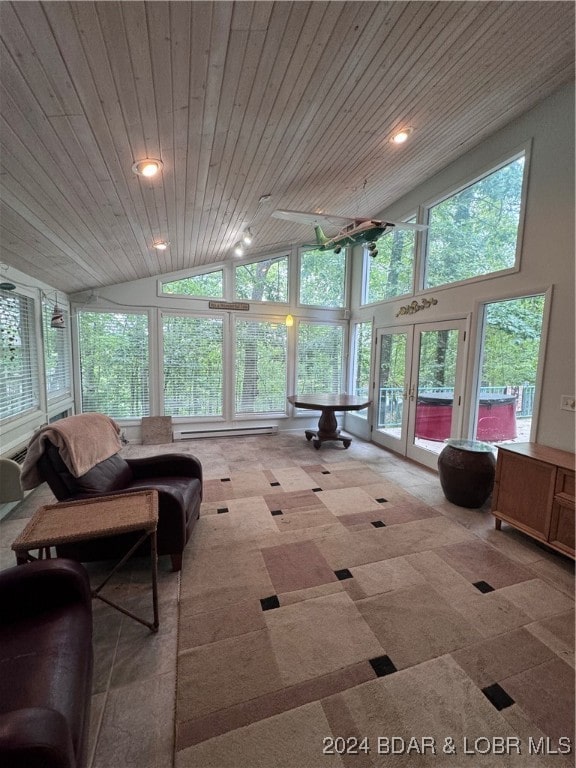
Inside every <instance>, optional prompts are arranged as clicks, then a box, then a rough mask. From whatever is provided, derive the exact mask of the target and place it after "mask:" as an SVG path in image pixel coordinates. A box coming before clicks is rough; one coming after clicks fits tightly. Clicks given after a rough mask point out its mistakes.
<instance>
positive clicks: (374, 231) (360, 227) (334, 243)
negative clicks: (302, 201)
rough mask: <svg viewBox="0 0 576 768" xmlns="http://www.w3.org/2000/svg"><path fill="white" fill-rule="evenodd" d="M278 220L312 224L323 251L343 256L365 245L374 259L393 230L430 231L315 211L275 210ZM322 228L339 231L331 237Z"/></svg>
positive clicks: (423, 225)
mask: <svg viewBox="0 0 576 768" xmlns="http://www.w3.org/2000/svg"><path fill="white" fill-rule="evenodd" d="M272 216H273V217H274V218H276V219H285V220H286V221H295V222H296V223H298V224H310V225H311V226H313V227H314V232H315V234H316V247H317V248H318V250H320V251H330V250H332V251H334V253H340V251H341V250H342V248H343V247H345V246H347V245H357V244H364V245H366V246H367V248H368V250H369V252H370V255H371V256H377V255H378V249H377V247H376V242H375V241H376V240H377V239H378V238H379V237H382V235H383V234H385V233H386V232H390V231H391V230H393V229H399V230H404V229H405V230H412V231H421V230H424V229H427V228H428V227H427V226H426V225H425V224H409V223H408V222H405V221H382V220H379V219H363V218H349V217H347V216H334V215H332V214H327V213H314V212H312V211H285V210H276V211H274V212H273V213H272ZM322 227H337V228H338V233H337V234H336V235H333V236H332V237H327V236H326V235H325V234H324V231H323V229H322Z"/></svg>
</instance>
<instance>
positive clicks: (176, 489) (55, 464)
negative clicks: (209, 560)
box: [38, 442, 202, 571]
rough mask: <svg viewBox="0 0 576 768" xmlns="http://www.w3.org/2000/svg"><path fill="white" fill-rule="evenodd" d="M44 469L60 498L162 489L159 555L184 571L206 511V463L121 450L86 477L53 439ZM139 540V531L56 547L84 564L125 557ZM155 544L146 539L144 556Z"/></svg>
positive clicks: (182, 456) (43, 458)
mask: <svg viewBox="0 0 576 768" xmlns="http://www.w3.org/2000/svg"><path fill="white" fill-rule="evenodd" d="M38 470H39V472H40V474H41V476H42V478H43V479H44V480H45V481H46V482H47V483H48V485H49V486H50V488H51V490H52V493H53V494H54V495H55V496H56V498H57V499H58V501H74V500H76V499H89V498H94V497H95V496H104V495H110V494H114V493H126V492H129V491H141V490H148V489H152V490H157V491H158V531H157V542H158V554H159V555H170V557H171V560H172V570H174V571H179V570H180V569H181V567H182V553H183V551H184V547H185V546H186V543H187V541H188V540H189V538H190V534H191V533H192V529H193V528H194V525H195V524H196V521H197V519H198V517H199V515H200V503H201V501H202V465H201V464H200V461H199V460H198V459H196V458H195V457H194V456H190V455H186V454H177V453H172V454H163V455H159V456H150V457H146V458H142V459H124V458H123V457H122V456H120V455H119V454H118V453H116V454H114V455H113V456H110V457H109V458H108V459H105V460H104V461H101V462H100V463H99V464H96V466H94V467H93V468H92V469H90V470H88V472H86V473H85V474H84V475H81V476H80V477H74V476H73V475H72V473H71V472H70V470H69V469H68V468H67V467H66V465H65V464H64V462H63V461H62V458H61V457H60V453H59V451H58V449H57V448H56V446H54V445H53V444H52V443H50V442H48V443H47V444H46V447H45V450H44V452H43V454H42V456H41V457H40V459H39V461H38ZM134 541H135V535H134V534H121V535H117V536H108V537H104V538H99V539H93V540H91V541H87V542H81V543H74V544H66V545H60V546H58V547H57V549H56V551H57V554H58V556H59V557H68V558H72V559H73V560H80V561H81V562H91V561H95V560H109V559H112V558H114V559H120V557H122V555H124V554H125V553H126V552H127V551H128V549H129V548H130V546H131V543H132V542H134ZM149 546H150V545H149V543H148V542H146V543H145V544H144V545H142V546H141V547H140V548H139V550H138V554H145V552H146V551H147V548H148V547H149ZM148 551H149V550H148Z"/></svg>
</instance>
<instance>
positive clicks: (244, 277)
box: [234, 256, 288, 304]
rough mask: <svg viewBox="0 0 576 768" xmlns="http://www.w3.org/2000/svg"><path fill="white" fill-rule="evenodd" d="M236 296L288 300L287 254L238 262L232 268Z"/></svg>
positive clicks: (278, 300)
mask: <svg viewBox="0 0 576 768" xmlns="http://www.w3.org/2000/svg"><path fill="white" fill-rule="evenodd" d="M234 273H235V276H236V298H237V299H243V300H246V301H273V302H280V303H283V304H285V303H286V302H287V301H288V256H280V257H277V258H274V259H264V260H263V261H255V262H253V263H252V264H240V265H238V266H237V267H236V268H235V270H234Z"/></svg>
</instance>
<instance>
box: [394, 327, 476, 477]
mask: <svg viewBox="0 0 576 768" xmlns="http://www.w3.org/2000/svg"><path fill="white" fill-rule="evenodd" d="M463 334H464V321H456V322H449V323H437V324H435V325H434V326H429V327H427V326H416V335H415V344H414V352H413V359H414V361H415V366H414V368H415V375H414V376H413V380H412V384H411V387H410V403H411V406H412V407H411V413H410V423H409V427H408V429H409V448H408V451H407V455H408V456H410V457H411V458H414V459H415V460H417V461H421V462H423V463H426V464H428V465H429V466H435V464H436V457H437V455H438V454H439V453H440V451H441V450H442V449H443V448H444V441H445V440H446V439H447V438H449V437H454V436H457V435H458V434H459V433H460V423H461V408H460V406H461V403H462V392H463V387H462V385H461V367H462V361H461V358H462V356H461V355H459V350H460V348H461V346H462V345H461V340H463ZM425 452H426V453H425ZM426 454H428V455H427V456H426Z"/></svg>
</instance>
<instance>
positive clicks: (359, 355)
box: [352, 323, 372, 419]
mask: <svg viewBox="0 0 576 768" xmlns="http://www.w3.org/2000/svg"><path fill="white" fill-rule="evenodd" d="M371 347H372V323H356V325H355V326H354V368H353V371H352V392H353V394H355V395H357V396H358V397H366V398H367V397H368V390H369V388H370V352H371ZM355 415H356V416H358V417H359V418H361V419H367V418H368V411H367V410H364V411H356V414H355Z"/></svg>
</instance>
